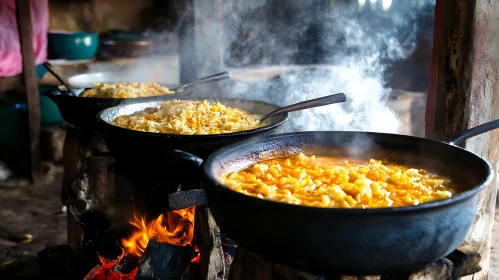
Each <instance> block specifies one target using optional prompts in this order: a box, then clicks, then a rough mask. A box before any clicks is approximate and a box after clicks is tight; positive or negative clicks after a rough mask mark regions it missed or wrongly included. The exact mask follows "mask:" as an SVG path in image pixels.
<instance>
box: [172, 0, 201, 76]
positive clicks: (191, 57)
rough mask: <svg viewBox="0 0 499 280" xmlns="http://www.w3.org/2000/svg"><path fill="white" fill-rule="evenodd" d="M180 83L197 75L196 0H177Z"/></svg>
mask: <svg viewBox="0 0 499 280" xmlns="http://www.w3.org/2000/svg"><path fill="white" fill-rule="evenodd" d="M175 4H176V5H175V6H176V10H177V13H178V15H177V18H178V27H177V36H178V52H179V60H180V83H181V84H186V83H189V82H191V81H193V80H195V79H196V77H197V57H196V45H195V39H194V38H195V32H196V31H195V26H194V0H184V1H182V0H176V1H175Z"/></svg>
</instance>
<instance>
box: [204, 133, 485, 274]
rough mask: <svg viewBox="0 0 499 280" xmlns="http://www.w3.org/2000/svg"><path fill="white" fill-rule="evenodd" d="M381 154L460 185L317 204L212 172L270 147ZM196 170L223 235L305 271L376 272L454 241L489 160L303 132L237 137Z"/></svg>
mask: <svg viewBox="0 0 499 280" xmlns="http://www.w3.org/2000/svg"><path fill="white" fill-rule="evenodd" d="M300 151H303V152H305V153H306V154H330V155H337V156H338V155H339V156H341V155H347V156H361V157H375V158H385V159H389V160H395V161H399V162H401V163H405V164H409V165H413V166H415V167H425V168H427V169H430V170H433V171H437V172H442V173H445V174H447V175H449V176H452V178H453V179H455V180H461V181H462V182H463V185H464V187H465V188H464V190H465V191H464V192H463V193H461V194H458V195H455V196H454V197H452V198H450V199H447V200H442V201H437V202H431V203H427V204H421V205H417V206H411V207H400V208H384V209H325V208H314V207H306V206H298V205H290V204H284V203H278V202H272V201H267V200H263V199H258V198H254V197H250V196H246V195H243V194H240V193H237V192H235V191H232V190H230V189H229V188H227V187H225V186H223V185H221V184H220V183H219V182H218V180H217V179H216V178H217V177H219V176H220V175H222V174H224V173H225V172H227V171H229V172H232V171H236V170H238V169H241V168H244V167H246V166H249V165H251V164H253V163H256V162H259V161H262V160H265V159H269V158H275V157H279V156H285V155H291V154H296V153H298V152H300ZM201 176H202V177H203V182H204V186H205V189H206V192H207V196H208V202H209V205H210V208H211V211H212V213H213V216H214V218H215V220H216V222H217V224H218V225H219V226H220V229H221V231H222V232H224V233H225V234H226V235H227V236H228V237H229V238H231V239H233V240H234V241H236V242H238V243H240V244H241V246H244V247H246V248H247V249H249V250H252V251H254V252H256V253H259V254H261V255H262V256H265V257H270V258H272V259H274V260H277V261H280V262H282V263H285V264H288V265H291V266H294V267H299V268H302V269H306V270H309V271H313V272H319V273H324V274H330V275H331V274H335V275H359V274H361V275H380V274H385V273H393V272H394V271H403V270H409V269H415V268H418V267H421V266H424V265H427V264H429V263H431V262H433V261H435V260H437V259H439V258H441V257H444V256H445V255H447V254H448V253H450V252H452V251H453V250H455V249H456V248H457V247H458V246H459V245H460V244H461V243H462V242H463V240H464V239H465V236H466V234H467V232H468V231H469V229H470V227H471V225H472V223H473V221H474V220H475V216H476V211H477V203H478V193H479V191H481V190H482V189H483V188H485V187H486V186H487V185H488V184H489V183H490V181H491V179H492V169H491V166H490V164H489V163H488V162H487V161H485V160H484V159H482V158H481V157H479V156H477V155H475V154H473V153H471V152H469V151H466V150H464V149H461V148H459V147H456V146H451V145H448V144H444V143H440V142H435V141H431V140H426V139H421V138H415V137H410V136H403V135H391V134H381V133H365V132H305V133H295V134H281V135H273V136H270V137H266V138H265V139H259V140H258V141H245V142H240V143H237V144H234V145H231V146H228V147H225V148H223V149H221V150H219V151H217V152H215V153H213V154H212V155H211V156H210V157H209V158H208V159H207V160H206V161H205V162H204V163H203V166H202V172H201Z"/></svg>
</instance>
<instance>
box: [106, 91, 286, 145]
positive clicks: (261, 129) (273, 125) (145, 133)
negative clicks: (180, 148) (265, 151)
mask: <svg viewBox="0 0 499 280" xmlns="http://www.w3.org/2000/svg"><path fill="white" fill-rule="evenodd" d="M178 99H179V100H208V101H210V100H226V101H235V102H237V101H243V102H249V103H254V104H261V105H266V106H271V107H273V108H275V109H279V108H280V107H279V106H277V105H275V104H272V103H268V102H265V101H259V100H251V99H243V98H217V97H188V96H179V97H178ZM169 100H172V99H169ZM169 100H164V101H169ZM148 102H162V101H161V100H159V101H158V100H155V101H147V102H146V101H139V102H133V103H127V104H120V105H116V106H112V107H109V108H106V109H104V110H102V111H100V112H99V113H98V114H97V119H98V121H99V122H100V123H101V124H102V125H105V126H111V127H113V129H115V130H116V131H123V132H125V131H126V132H127V133H133V134H136V135H142V136H149V137H168V138H184V139H209V138H218V137H230V136H244V135H248V134H254V133H258V132H260V133H261V132H265V131H269V130H272V129H274V128H276V127H279V126H281V125H283V124H284V123H285V122H286V121H287V120H288V118H289V114H288V113H282V114H280V115H277V116H274V117H272V118H279V120H278V121H276V122H273V123H271V124H269V125H265V126H262V127H258V128H254V129H250V130H243V131H239V132H231V133H223V134H207V135H196V134H194V135H185V134H166V133H156V132H148V131H138V130H132V129H128V128H124V127H120V126H117V125H113V124H111V123H109V122H107V121H105V120H104V119H103V115H105V114H106V113H107V112H109V111H110V110H112V109H116V108H120V107H126V106H131V105H136V104H140V103H148ZM255 137H259V136H255ZM253 139H254V138H253Z"/></svg>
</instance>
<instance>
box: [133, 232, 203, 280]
mask: <svg viewBox="0 0 499 280" xmlns="http://www.w3.org/2000/svg"><path fill="white" fill-rule="evenodd" d="M195 254H196V252H195V250H194V247H192V246H177V245H173V244H169V243H161V242H158V241H157V240H156V239H155V238H153V239H150V240H149V243H148V245H147V247H146V249H145V251H144V254H143V255H142V258H141V259H140V262H139V272H138V274H137V276H136V279H160V280H163V279H181V277H182V276H183V275H184V273H185V272H186V270H187V268H188V266H189V264H190V263H191V260H192V259H193V258H194V256H195Z"/></svg>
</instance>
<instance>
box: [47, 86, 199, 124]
mask: <svg viewBox="0 0 499 280" xmlns="http://www.w3.org/2000/svg"><path fill="white" fill-rule="evenodd" d="M163 86H166V87H168V88H176V87H177V86H172V85H163ZM87 89H89V88H85V89H73V91H74V92H75V94H77V95H80V94H81V93H83V91H85V90H87ZM191 93H192V91H191V90H189V89H184V90H183V91H181V92H177V93H174V94H168V95H161V96H148V97H137V98H97V97H79V96H72V95H69V94H68V92H67V90H66V89H59V88H56V89H53V90H49V91H45V92H41V94H43V95H45V96H47V97H48V98H50V100H52V101H54V103H55V104H57V107H58V108H59V112H60V113H61V115H62V117H63V118H64V120H65V121H66V122H67V123H69V124H71V125H74V126H77V127H81V128H85V129H89V130H98V129H97V127H98V126H97V120H96V118H95V116H96V115H97V113H99V112H100V111H102V110H104V109H106V108H110V107H113V106H117V105H120V104H130V103H136V102H148V101H158V100H168V99H174V98H179V97H181V96H188V95H190V94H191Z"/></svg>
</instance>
